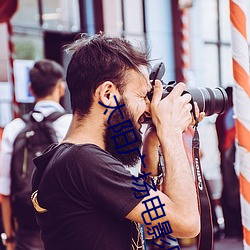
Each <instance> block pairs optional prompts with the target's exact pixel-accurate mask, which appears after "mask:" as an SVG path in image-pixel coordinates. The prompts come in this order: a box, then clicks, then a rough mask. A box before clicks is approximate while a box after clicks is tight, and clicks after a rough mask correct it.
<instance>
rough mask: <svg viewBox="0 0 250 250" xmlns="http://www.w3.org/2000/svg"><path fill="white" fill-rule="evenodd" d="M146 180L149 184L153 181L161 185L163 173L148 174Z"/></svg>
mask: <svg viewBox="0 0 250 250" xmlns="http://www.w3.org/2000/svg"><path fill="white" fill-rule="evenodd" d="M146 181H147V183H150V184H153V183H152V181H153V182H154V184H155V185H161V184H162V183H163V174H162V173H160V174H159V175H148V176H147V180H146Z"/></svg>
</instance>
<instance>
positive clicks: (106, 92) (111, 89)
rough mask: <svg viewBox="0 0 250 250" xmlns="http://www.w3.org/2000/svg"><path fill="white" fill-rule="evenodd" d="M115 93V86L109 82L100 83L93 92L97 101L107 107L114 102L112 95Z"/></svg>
mask: <svg viewBox="0 0 250 250" xmlns="http://www.w3.org/2000/svg"><path fill="white" fill-rule="evenodd" d="M117 93H118V91H117V88H116V86H115V85H114V84H113V83H112V82H110V81H106V82H104V83H102V84H101V85H100V86H99V87H98V88H97V89H96V92H95V94H96V95H98V97H99V101H100V102H101V103H103V104H105V105H107V106H110V105H111V103H113V102H114V95H115V94H117Z"/></svg>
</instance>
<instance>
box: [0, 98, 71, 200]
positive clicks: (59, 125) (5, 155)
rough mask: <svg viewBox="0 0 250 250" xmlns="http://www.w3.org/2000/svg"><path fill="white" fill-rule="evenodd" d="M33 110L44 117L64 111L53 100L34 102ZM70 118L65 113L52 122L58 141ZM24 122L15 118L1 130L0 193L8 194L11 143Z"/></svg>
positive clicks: (63, 134)
mask: <svg viewBox="0 0 250 250" xmlns="http://www.w3.org/2000/svg"><path fill="white" fill-rule="evenodd" d="M34 110H36V111H40V112H41V113H42V114H43V115H44V116H45V117H46V116H48V115H50V114H51V113H53V112H55V111H60V112H64V111H65V110H64V109H63V107H62V106H61V105H60V104H59V103H57V102H54V101H40V102H38V103H36V105H35V107H34ZM71 119H72V115H71V114H65V115H63V116H61V117H60V118H58V119H57V120H56V121H54V122H53V123H52V126H53V127H54V129H55V131H56V135H57V138H58V141H61V140H62V139H63V138H64V136H65V135H66V132H67V130H68V128H69V125H70V122H71ZM24 127H25V123H24V121H23V120H22V119H20V118H17V119H14V120H13V121H11V122H10V123H9V124H7V125H6V126H5V128H4V131H3V136H2V143H1V152H0V194H3V195H10V192H11V189H10V188H11V177H10V164H11V156H12V151H13V143H14V141H15V138H16V137H17V135H18V134H19V133H20V132H21V130H22V129H24Z"/></svg>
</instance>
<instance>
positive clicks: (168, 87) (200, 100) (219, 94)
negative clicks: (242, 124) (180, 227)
mask: <svg viewBox="0 0 250 250" xmlns="http://www.w3.org/2000/svg"><path fill="white" fill-rule="evenodd" d="M164 73H165V66H164V63H163V62H161V63H158V64H156V65H155V66H154V67H153V69H152V71H151V73H150V76H149V78H150V81H151V84H152V90H151V91H150V92H149V93H148V99H149V100H150V101H151V99H152V96H153V92H154V84H155V80H160V81H161V82H162V84H163V93H162V99H163V98H164V97H166V96H167V95H168V94H169V93H170V92H171V91H172V90H173V88H174V87H175V85H176V84H177V83H176V82H175V81H171V82H169V83H168V84H165V83H164V82H163V81H162V80H161V79H162V77H163V75H164ZM185 93H189V94H190V95H191V96H192V100H191V101H193V102H196V103H197V105H198V107H199V110H200V112H205V115H206V116H210V115H213V114H222V113H224V112H225V111H226V110H227V107H228V96H227V93H226V91H225V90H224V89H223V88H220V87H217V88H215V89H211V88H187V90H185V91H184V92H183V93H182V94H185Z"/></svg>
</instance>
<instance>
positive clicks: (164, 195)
mask: <svg viewBox="0 0 250 250" xmlns="http://www.w3.org/2000/svg"><path fill="white" fill-rule="evenodd" d="M184 87H185V86H184V84H178V85H177V86H176V87H175V88H174V89H173V90H172V92H171V93H170V94H169V95H168V96H167V97H166V98H164V99H163V100H161V93H162V86H161V83H160V82H158V86H156V87H155V91H154V92H155V93H154V96H153V99H152V102H151V115H152V120H153V123H154V125H155V127H156V133H157V137H158V140H159V142H160V145H161V150H162V155H163V158H164V162H165V166H167V169H166V171H167V174H166V181H165V184H164V187H163V188H164V191H163V192H160V191H158V190H157V191H154V190H151V191H150V195H149V196H146V197H145V198H143V200H142V202H140V203H139V204H138V205H137V206H136V207H135V208H134V209H133V210H132V211H131V212H130V213H129V214H128V215H127V217H126V218H128V219H130V220H134V221H137V222H140V223H142V224H146V223H151V225H150V226H154V225H157V224H158V223H163V222H165V221H169V223H170V225H171V228H172V230H173V235H174V236H176V237H194V236H196V235H197V234H198V233H199V230H200V216H199V211H198V203H197V196H196V187H195V183H194V179H193V176H192V172H191V169H190V166H189V162H188V159H187V156H186V152H185V149H184V145H183V139H182V132H183V131H185V130H186V129H187V127H188V126H189V125H190V124H191V122H192V117H191V114H190V110H191V108H192V107H191V104H190V103H189V101H190V98H191V97H190V96H189V95H183V96H181V94H182V92H183V90H184ZM151 146H152V145H151ZM151 146H148V147H149V148H148V152H149V151H151V153H150V155H154V154H156V151H154V150H153V148H155V149H156V147H154V146H153V148H152V147H151ZM150 147H151V148H150ZM153 151H154V153H153ZM145 152H146V151H145ZM145 154H146V153H145ZM150 157H151V156H150ZM150 157H149V158H148V159H147V161H148V162H147V163H146V164H145V165H146V167H147V168H146V169H145V170H146V172H151V173H152V175H154V174H157V173H156V172H153V168H154V167H155V166H153V167H152V165H154V164H155V162H151V163H152V165H151V163H150V159H154V157H152V158H150ZM145 160H146V156H145ZM157 160H158V158H157ZM151 161H152V160H151ZM147 164H149V165H151V166H147ZM156 196H158V198H159V200H160V202H161V204H164V206H163V209H164V212H165V216H164V217H161V218H159V219H156V220H152V221H150V218H149V213H145V211H146V207H145V204H146V203H145V202H147V200H148V199H152V198H154V197H156ZM158 212H159V211H158ZM143 217H144V219H143ZM145 222H146V223H145ZM146 226H147V225H146Z"/></svg>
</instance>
